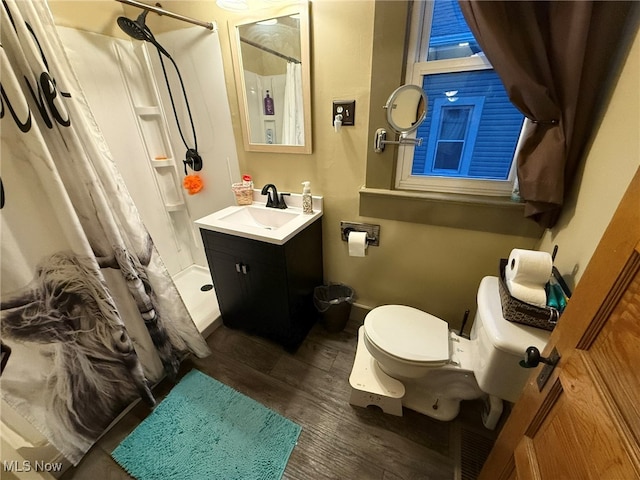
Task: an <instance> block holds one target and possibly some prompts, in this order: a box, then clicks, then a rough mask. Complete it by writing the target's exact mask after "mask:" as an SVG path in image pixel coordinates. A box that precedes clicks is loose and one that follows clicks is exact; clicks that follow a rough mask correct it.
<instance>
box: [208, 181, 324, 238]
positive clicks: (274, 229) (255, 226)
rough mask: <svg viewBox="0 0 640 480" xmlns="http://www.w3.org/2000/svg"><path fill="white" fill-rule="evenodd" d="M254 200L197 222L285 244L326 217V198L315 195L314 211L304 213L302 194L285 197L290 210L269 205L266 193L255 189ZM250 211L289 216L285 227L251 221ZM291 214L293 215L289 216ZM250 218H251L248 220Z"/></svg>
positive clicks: (241, 235) (235, 233) (231, 233)
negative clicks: (324, 215) (323, 200)
mask: <svg viewBox="0 0 640 480" xmlns="http://www.w3.org/2000/svg"><path fill="white" fill-rule="evenodd" d="M253 199H254V202H253V203H252V204H251V205H236V206H232V207H227V208H223V209H222V210H218V211H217V212H214V213H212V214H210V215H207V216H206V217H202V218H199V219H198V220H196V221H195V224H196V225H197V226H198V227H200V228H204V229H205V230H212V231H214V232H220V233H226V234H229V235H236V236H238V237H242V238H250V239H253V240H258V241H261V242H267V243H273V244H275V245H284V244H285V243H286V242H287V241H288V240H290V239H291V238H292V237H293V236H295V235H296V234H297V233H299V232H301V231H302V230H304V229H305V228H306V227H307V226H309V225H311V224H312V223H313V222H315V221H316V220H317V219H318V218H320V217H321V216H322V197H320V196H313V197H312V199H313V213H312V214H305V213H302V195H301V194H295V193H292V194H291V195H290V196H285V197H284V199H285V202H286V204H287V207H288V208H286V209H284V210H280V209H277V208H271V207H269V208H267V207H266V196H265V195H261V194H260V190H254V194H253ZM243 209H244V210H248V211H251V212H253V213H256V214H260V215H265V216H267V217H268V216H269V215H272V216H273V217H274V218H277V219H280V218H285V219H286V223H284V224H283V225H282V226H269V225H267V224H265V225H262V224H260V222H259V221H251V216H250V215H249V214H248V213H249V212H248V211H247V212H242V210H243ZM289 217H291V218H290V219H289ZM244 219H249V220H250V221H244Z"/></svg>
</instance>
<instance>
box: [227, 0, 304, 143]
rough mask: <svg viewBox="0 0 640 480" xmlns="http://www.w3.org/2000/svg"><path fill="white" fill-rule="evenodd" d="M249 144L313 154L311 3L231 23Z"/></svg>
mask: <svg viewBox="0 0 640 480" xmlns="http://www.w3.org/2000/svg"><path fill="white" fill-rule="evenodd" d="M229 36H230V44H231V54H232V57H233V70H234V77H235V82H236V92H237V95H238V103H239V110H240V122H241V125H242V138H243V142H244V148H245V150H246V151H249V152H272V153H311V151H312V148H311V75H310V54H309V52H310V48H309V41H310V39H309V3H308V2H307V1H301V2H297V3H296V4H289V5H285V6H278V7H274V8H269V9H264V10H261V11H258V12H255V13H249V14H247V15H243V16H242V18H240V19H239V20H230V21H229Z"/></svg>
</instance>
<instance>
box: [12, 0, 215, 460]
mask: <svg viewBox="0 0 640 480" xmlns="http://www.w3.org/2000/svg"><path fill="white" fill-rule="evenodd" d="M0 14H1V24H0V32H1V36H2V48H0V57H1V58H0V60H1V62H2V63H1V65H0V83H1V87H2V89H1V92H0V93H1V109H0V119H1V128H0V136H1V140H2V144H1V148H2V163H1V165H0V181H1V187H2V189H1V193H2V201H1V202H0V227H1V233H2V241H1V257H0V274H1V275H2V277H1V278H2V282H1V284H0V297H1V308H2V319H1V322H2V323H1V324H0V327H1V333H2V336H1V339H2V350H3V362H2V370H1V372H0V373H1V377H0V388H1V393H2V397H3V399H4V400H5V401H7V402H8V403H9V404H10V405H12V406H13V407H14V408H15V409H16V411H17V412H18V413H20V414H21V415H22V416H24V417H25V418H26V419H27V420H28V421H29V422H30V423H32V424H33V425H34V426H35V427H36V428H37V429H38V430H40V431H41V432H42V434H43V435H44V436H45V437H47V438H48V440H49V441H50V442H51V444H52V445H53V446H55V447H56V448H57V449H58V450H59V451H60V452H61V453H62V454H63V455H64V456H65V457H67V458H68V459H69V460H70V461H71V462H73V463H74V464H77V463H78V462H79V460H80V459H81V458H82V455H83V454H84V453H85V452H86V451H87V450H88V449H89V448H90V446H91V445H92V444H93V442H94V441H95V440H96V439H97V438H98V437H99V436H100V434H101V433H102V432H103V431H104V429H105V428H106V427H107V426H108V425H109V424H110V423H111V422H112V421H113V419H114V418H115V417H116V416H117V415H118V414H119V413H120V412H121V411H122V410H123V409H124V408H125V407H126V406H127V405H128V404H129V403H130V402H131V401H132V400H134V399H135V398H137V397H143V398H144V399H145V400H146V401H148V402H150V403H153V401H154V400H153V397H152V394H151V391H150V390H149V384H150V383H154V382H156V381H158V380H160V379H161V378H162V376H163V375H164V374H166V375H168V376H170V377H171V376H174V375H175V374H176V373H177V369H178V367H179V362H180V360H181V359H182V358H183V357H184V356H185V355H187V354H188V353H189V352H192V353H194V354H196V355H198V356H205V355H207V354H208V353H209V350H208V347H207V345H206V343H205V342H204V339H203V338H202V336H201V335H200V334H199V333H198V331H197V329H196V327H195V325H194V324H193V322H192V320H191V318H190V316H189V314H188V312H187V310H186V308H185V306H184V304H183V302H182V300H181V298H180V296H179V294H178V292H177V290H176V288H175V285H174V284H173V282H172V280H171V278H170V277H169V275H168V273H167V271H166V269H165V267H164V265H163V263H162V261H161V259H160V258H159V256H158V254H157V251H156V249H155V247H154V245H153V242H152V241H151V238H150V237H149V235H148V233H147V231H146V229H145V228H144V226H143V224H142V223H141V221H140V217H139V215H138V211H137V209H136V207H135V205H134V204H133V201H132V200H131V197H130V196H129V194H128V192H127V189H126V187H125V185H124V183H123V181H122V179H121V177H120V174H119V173H118V171H117V169H116V167H115V164H114V162H113V160H112V158H111V154H110V152H109V149H108V147H107V145H106V143H105V140H104V138H103V136H102V134H101V133H100V130H99V128H98V126H97V125H96V123H95V120H94V118H93V115H92V113H91V111H90V109H89V106H88V104H87V102H86V99H85V97H84V95H83V92H82V91H81V89H80V86H79V83H78V81H77V79H76V78H75V76H74V74H73V72H72V70H71V67H70V64H69V62H68V60H67V58H66V56H65V52H64V48H63V46H62V44H61V42H60V39H59V37H58V35H57V32H56V28H55V25H54V22H53V18H52V16H51V13H50V11H49V9H48V6H47V4H46V3H45V2H44V1H18V2H16V1H13V0H6V1H3V4H2V7H0ZM122 141H125V142H126V138H123V139H122ZM129 161H132V162H135V161H144V159H136V158H131V159H129ZM5 352H6V353H7V354H8V352H10V355H9V356H8V359H7V356H6V355H5ZM5 360H6V363H5Z"/></svg>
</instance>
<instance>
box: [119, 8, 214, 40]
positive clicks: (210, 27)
mask: <svg viewBox="0 0 640 480" xmlns="http://www.w3.org/2000/svg"><path fill="white" fill-rule="evenodd" d="M116 2H120V3H124V4H126V5H131V6H132V7H137V8H142V9H144V10H149V11H150V12H154V13H157V14H158V15H166V16H167V17H171V18H175V19H177V20H182V21H183V22H187V23H193V24H194V25H199V26H201V27H204V28H206V29H208V30H213V31H214V32H215V31H216V27H215V25H214V24H213V23H211V22H203V21H200V20H196V19H194V18H189V17H185V16H184V15H180V14H179V13H173V12H170V11H168V10H164V9H163V8H159V7H154V6H151V5H146V4H144V3H142V2H138V1H136V0H116Z"/></svg>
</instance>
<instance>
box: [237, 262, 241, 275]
mask: <svg viewBox="0 0 640 480" xmlns="http://www.w3.org/2000/svg"><path fill="white" fill-rule="evenodd" d="M236 272H238V273H240V272H241V269H240V264H239V263H236Z"/></svg>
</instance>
